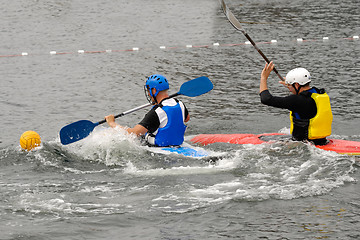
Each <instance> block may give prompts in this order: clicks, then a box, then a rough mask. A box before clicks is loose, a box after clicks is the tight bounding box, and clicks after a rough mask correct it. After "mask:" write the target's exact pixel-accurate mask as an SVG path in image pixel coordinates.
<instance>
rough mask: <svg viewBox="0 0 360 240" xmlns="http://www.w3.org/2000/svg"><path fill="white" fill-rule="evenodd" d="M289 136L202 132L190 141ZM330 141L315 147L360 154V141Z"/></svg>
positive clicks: (265, 139) (240, 141) (242, 141)
mask: <svg viewBox="0 0 360 240" xmlns="http://www.w3.org/2000/svg"><path fill="white" fill-rule="evenodd" d="M271 136H275V141H276V138H277V137H280V138H288V139H290V135H287V134H282V133H265V134H241V133H239V134H200V135H197V136H195V137H194V138H192V139H191V140H190V141H191V142H193V143H198V144H201V145H208V144H213V143H218V142H222V143H230V144H253V145H256V144H263V143H266V142H269V137H271ZM328 140H329V143H328V144H326V145H322V146H319V145H314V146H315V147H317V148H319V149H323V150H327V151H334V152H337V153H340V154H347V155H360V142H357V141H349V140H341V139H328Z"/></svg>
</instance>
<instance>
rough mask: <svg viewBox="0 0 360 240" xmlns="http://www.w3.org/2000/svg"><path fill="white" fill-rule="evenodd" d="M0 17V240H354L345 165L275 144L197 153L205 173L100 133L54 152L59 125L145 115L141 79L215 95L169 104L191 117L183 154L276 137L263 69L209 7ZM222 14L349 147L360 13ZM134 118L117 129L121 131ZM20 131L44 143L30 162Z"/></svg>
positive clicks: (349, 164)
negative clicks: (291, 78) (306, 90)
mask: <svg viewBox="0 0 360 240" xmlns="http://www.w3.org/2000/svg"><path fill="white" fill-rule="evenodd" d="M1 3H2V6H3V7H2V8H1V10H0V21H1V25H2V27H1V31H0V34H1V41H0V56H2V57H0V72H1V80H0V81H1V88H0V91H1V94H0V96H1V97H0V109H1V111H0V123H1V134H0V165H1V167H0V174H1V178H0V186H1V187H0V195H1V198H0V239H322V238H328V239H358V238H359V237H360V236H359V232H358V226H359V224H360V217H359V216H360V215H359V213H360V197H359V184H358V181H359V179H360V174H359V161H358V160H359V158H358V157H350V156H344V155H338V154H335V153H330V152H325V151H321V150H319V149H315V148H313V147H311V146H308V145H306V144H302V143H290V144H277V143H274V144H268V145H261V146H247V145H244V146H237V145H228V144H214V145H210V146H206V147H203V148H204V149H205V150H207V151H209V152H210V155H211V156H210V157H209V158H205V159H193V158H185V157H179V156H176V155H162V154H157V153H153V152H151V151H150V150H149V149H146V148H144V147H141V146H140V144H139V143H138V141H137V140H136V139H133V138H131V137H128V136H126V135H124V133H123V132H121V131H114V130H111V129H108V128H107V126H106V125H104V126H101V127H97V128H96V129H95V131H94V133H93V134H92V135H91V136H89V137H88V138H87V139H85V140H83V141H80V142H79V143H75V144H72V145H70V146H62V145H61V144H60V142H59V137H58V132H59V130H60V129H61V127H63V126H65V125H67V124H69V123H71V122H74V121H76V120H80V119H88V120H91V121H93V122H96V121H99V120H101V119H103V117H104V116H105V115H107V114H109V113H120V112H123V111H126V110H128V109H131V108H134V107H136V106H139V105H142V104H144V103H145V102H146V99H145V96H144V94H143V89H142V87H143V84H144V81H145V79H146V76H149V75H151V74H153V73H160V74H163V75H165V76H166V77H167V78H168V79H169V81H170V83H171V92H176V91H177V90H178V89H179V87H180V85H181V84H182V83H183V82H185V81H187V80H190V79H193V78H196V77H199V76H203V75H205V76H208V77H209V78H210V79H211V80H212V81H213V83H214V89H213V90H212V91H211V92H210V93H208V94H205V95H202V96H199V97H196V98H187V97H181V99H182V100H183V101H184V102H185V104H186V105H187V107H188V108H189V111H190V114H191V121H190V122H189V124H188V129H187V132H186V142H187V143H188V144H190V141H189V139H191V137H192V136H194V135H197V134H200V133H256V134H258V133H264V132H278V131H286V130H287V129H288V126H289V120H288V113H287V111H284V110H281V109H272V108H268V107H266V106H263V105H261V103H260V100H259V96H258V84H259V77H260V72H261V70H262V68H263V66H264V60H263V59H262V58H261V56H260V55H259V54H258V53H257V52H256V50H255V49H254V48H253V47H252V46H251V45H235V46H234V45H233V44H242V43H244V42H245V41H246V39H245V37H244V36H243V35H242V34H241V33H240V32H237V31H236V30H235V29H233V27H232V26H231V25H230V24H229V23H228V21H227V19H226V18H225V16H224V14H223V13H222V10H221V9H220V5H219V3H218V1H215V0H214V1H212V0H197V1H192V0H183V1H179V0H178V1H175V0H168V1H160V0H152V1H141V0H133V1H122V0H121V1H120V0H119V1H106V0H102V1H93V0H92V1H80V0H62V1H56V0H43V1H35V0H16V1H2V2H1ZM227 4H228V5H229V6H230V8H231V10H232V11H233V13H234V14H235V16H236V17H237V18H238V19H239V20H240V21H242V22H244V23H243V27H244V28H245V29H246V31H247V32H248V33H249V35H250V36H251V37H252V38H253V39H254V40H255V41H256V42H258V45H259V47H260V48H261V49H262V51H263V52H264V53H265V55H266V56H267V57H269V58H270V59H272V60H274V62H275V64H276V67H277V69H278V70H279V72H280V73H281V74H282V75H283V76H285V75H286V73H287V71H289V70H290V69H292V68H295V67H299V66H301V67H305V68H307V69H308V70H309V71H310V72H311V74H312V79H313V83H314V85H315V86H318V87H325V88H326V89H327V91H328V93H329V95H330V97H331V101H332V109H333V114H334V121H333V135H332V136H331V137H333V138H340V139H347V140H357V141H360V130H359V123H360V110H359V104H360V101H359V97H358V95H359V93H360V90H359V76H360V67H359V55H360V41H359V40H354V39H347V38H352V36H354V35H359V34H360V26H359V22H360V16H359V13H358V9H359V6H360V3H359V1H357V0H355V1H354V0H345V1H325V0H320V1H307V0H306V1H291V0H277V1H275V0H274V1H258V0H256V1H249V0H246V1H236V0H232V1H227ZM323 37H329V40H327V41H323ZM297 38H303V39H305V40H308V41H304V42H297V40H296V39H297ZM273 39H276V40H277V41H278V42H277V43H276V44H261V42H269V41H271V40H273ZM213 43H219V44H220V45H219V46H213ZM186 45H193V46H194V47H193V48H187V47H185V46H186ZM204 45H208V47H195V46H204ZM160 46H167V48H166V49H160V48H159V47H160ZM134 47H138V48H139V51H123V50H127V49H132V48H134ZM170 47H172V48H170ZM107 49H112V50H113V51H112V52H111V53H104V52H101V53H92V54H91V53H85V54H78V53H77V51H78V50H85V51H105V50H107ZM115 50H119V51H115ZM120 50H121V51H120ZM50 51H57V52H63V53H67V54H59V55H50V54H49V52H50ZM22 52H27V53H28V56H14V57H10V55H15V54H21V53H22ZM7 56H8V57H7ZM277 82H278V79H277V76H276V75H275V74H273V75H271V77H270V79H269V85H270V89H271V91H272V92H273V93H274V94H279V95H280V94H282V95H285V94H288V93H287V90H286V89H284V88H283V87H282V86H280V85H279V84H278V83H277ZM145 112H146V110H140V111H138V112H136V113H133V114H130V115H127V116H125V117H122V118H121V119H118V120H117V122H118V123H121V124H124V125H130V126H132V125H134V124H136V123H137V122H138V121H139V120H140V119H141V118H142V116H143V115H144V114H145ZM26 130H35V131H37V132H38V133H39V134H40V135H41V137H42V141H43V145H42V146H41V147H40V148H39V149H37V150H36V151H33V152H30V153H27V152H23V151H22V150H21V149H20V147H19V143H18V141H19V138H20V135H21V134H22V133H23V132H24V131H26ZM213 160H216V161H213Z"/></svg>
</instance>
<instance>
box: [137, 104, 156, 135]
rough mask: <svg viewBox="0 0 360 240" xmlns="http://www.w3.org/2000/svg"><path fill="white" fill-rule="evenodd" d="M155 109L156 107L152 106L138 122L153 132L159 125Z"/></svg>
mask: <svg viewBox="0 0 360 240" xmlns="http://www.w3.org/2000/svg"><path fill="white" fill-rule="evenodd" d="M155 109H156V107H154V108H152V109H151V110H150V111H149V112H148V113H147V114H146V115H145V117H144V118H143V119H142V120H141V122H140V123H139V125H141V126H143V127H144V128H146V129H147V130H148V132H150V133H153V132H155V131H156V130H157V129H158V128H159V126H160V120H159V117H158V115H157V114H156V112H155Z"/></svg>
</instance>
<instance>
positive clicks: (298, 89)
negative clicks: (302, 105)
mask: <svg viewBox="0 0 360 240" xmlns="http://www.w3.org/2000/svg"><path fill="white" fill-rule="evenodd" d="M292 86H293V88H294V89H295V92H296V95H299V92H300V88H301V87H302V86H301V85H300V86H299V88H296V87H295V83H293V84H292Z"/></svg>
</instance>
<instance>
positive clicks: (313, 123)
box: [290, 93, 333, 140]
mask: <svg viewBox="0 0 360 240" xmlns="http://www.w3.org/2000/svg"><path fill="white" fill-rule="evenodd" d="M311 97H312V98H313V99H314V101H315V103H316V108H317V112H316V115H315V117H313V118H311V119H309V126H308V139H310V140H312V139H321V138H325V137H327V136H330V135H331V123H332V120H333V115H332V112H331V106H330V98H329V96H328V95H327V93H322V94H320V93H312V94H311ZM290 123H291V125H290V132H291V133H292V132H293V129H294V123H293V116H292V111H290Z"/></svg>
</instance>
